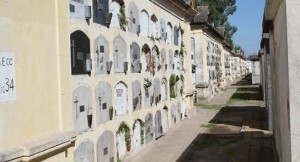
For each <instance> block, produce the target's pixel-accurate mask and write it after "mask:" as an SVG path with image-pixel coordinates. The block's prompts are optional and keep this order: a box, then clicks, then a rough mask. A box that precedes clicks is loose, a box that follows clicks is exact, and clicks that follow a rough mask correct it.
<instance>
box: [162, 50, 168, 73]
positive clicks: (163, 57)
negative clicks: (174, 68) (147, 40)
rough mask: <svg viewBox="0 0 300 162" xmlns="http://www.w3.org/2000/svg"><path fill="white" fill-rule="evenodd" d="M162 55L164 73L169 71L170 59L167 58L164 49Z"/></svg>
mask: <svg viewBox="0 0 300 162" xmlns="http://www.w3.org/2000/svg"><path fill="white" fill-rule="evenodd" d="M160 53H161V54H160V55H161V59H160V61H161V66H162V69H163V72H166V71H167V70H168V57H167V52H166V50H165V49H164V48H163V49H162V50H161V52H160Z"/></svg>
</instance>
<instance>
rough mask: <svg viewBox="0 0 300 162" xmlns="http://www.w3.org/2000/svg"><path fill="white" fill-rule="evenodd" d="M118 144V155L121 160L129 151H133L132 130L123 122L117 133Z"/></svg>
mask: <svg viewBox="0 0 300 162" xmlns="http://www.w3.org/2000/svg"><path fill="white" fill-rule="evenodd" d="M116 144H117V150H118V151H117V153H118V155H117V156H118V157H119V158H120V159H123V158H124V156H125V155H126V153H127V151H130V150H131V136H130V128H129V127H128V125H127V124H126V123H125V122H124V121H123V122H121V124H120V125H119V128H118V130H117V132H116Z"/></svg>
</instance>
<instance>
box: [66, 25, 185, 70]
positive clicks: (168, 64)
mask: <svg viewBox="0 0 300 162" xmlns="http://www.w3.org/2000/svg"><path fill="white" fill-rule="evenodd" d="M70 43H71V68H72V74H73V75H81V74H89V73H91V71H92V69H93V68H94V69H93V70H94V71H95V74H110V73H111V71H112V69H113V71H114V73H127V72H128V71H130V72H131V73H142V72H143V73H144V72H148V73H151V74H153V75H155V73H156V72H167V71H168V70H169V71H178V72H180V71H183V70H184V69H183V66H184V55H185V53H186V51H185V48H184V46H182V47H181V48H179V49H178V50H175V51H173V50H171V49H169V50H168V51H167V50H165V49H164V48H162V49H159V48H158V47H157V46H156V45H154V46H153V47H150V46H149V45H148V44H143V45H139V44H138V43H136V42H132V43H131V44H130V46H129V49H130V58H129V59H130V61H128V59H127V55H128V54H127V49H128V47H127V44H126V41H125V40H124V38H122V37H121V36H120V35H118V36H116V37H115V38H114V39H113V42H112V46H113V48H112V49H113V51H110V43H109V41H107V39H106V38H105V37H103V36H99V37H97V38H96V40H95V45H94V48H95V49H93V50H91V49H90V39H89V38H88V37H87V35H86V34H85V33H84V32H82V31H80V30H77V31H75V32H73V33H72V34H71V36H70ZM91 51H92V52H91ZM111 53H113V59H112V61H111V58H110V54H111ZM91 58H94V59H91ZM92 65H94V66H92Z"/></svg>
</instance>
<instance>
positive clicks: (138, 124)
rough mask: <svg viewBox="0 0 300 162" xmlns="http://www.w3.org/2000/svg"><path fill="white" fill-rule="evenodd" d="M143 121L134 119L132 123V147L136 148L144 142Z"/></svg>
mask: <svg viewBox="0 0 300 162" xmlns="http://www.w3.org/2000/svg"><path fill="white" fill-rule="evenodd" d="M143 125H144V123H143V121H142V120H140V119H136V120H135V122H134V123H133V147H134V150H138V149H139V148H141V147H142V145H143V144H144V142H145V141H144V131H145V130H144V129H145V128H144V126H143Z"/></svg>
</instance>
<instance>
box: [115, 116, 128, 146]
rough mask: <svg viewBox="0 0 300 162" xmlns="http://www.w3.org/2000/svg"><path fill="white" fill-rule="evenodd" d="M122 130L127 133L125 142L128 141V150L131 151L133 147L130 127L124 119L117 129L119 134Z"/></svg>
mask: <svg viewBox="0 0 300 162" xmlns="http://www.w3.org/2000/svg"><path fill="white" fill-rule="evenodd" d="M120 132H124V133H125V142H126V146H127V151H130V149H131V139H130V128H129V127H128V125H127V124H126V123H125V122H124V121H123V122H122V123H121V124H120V126H119V128H118V130H117V134H119V133H120Z"/></svg>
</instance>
